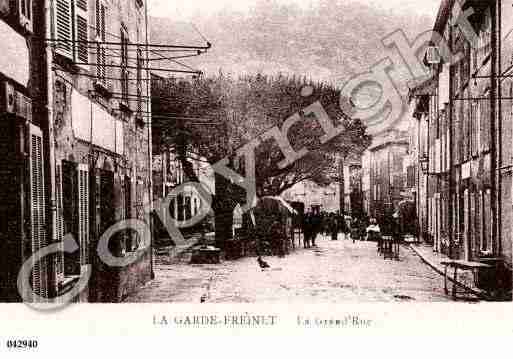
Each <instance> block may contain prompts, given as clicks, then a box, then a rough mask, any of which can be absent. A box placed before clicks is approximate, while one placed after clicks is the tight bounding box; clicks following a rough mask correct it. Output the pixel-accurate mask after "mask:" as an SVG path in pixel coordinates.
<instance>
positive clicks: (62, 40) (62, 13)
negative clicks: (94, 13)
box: [54, 0, 90, 66]
mask: <svg viewBox="0 0 513 359" xmlns="http://www.w3.org/2000/svg"><path fill="white" fill-rule="evenodd" d="M88 5H89V4H88V0H55V9H54V19H55V34H56V40H57V42H56V50H57V52H58V53H59V54H61V55H63V56H65V57H67V58H69V59H70V60H72V61H74V62H75V63H76V64H79V65H85V66H87V65H88V64H89V46H90V44H89V6H88Z"/></svg>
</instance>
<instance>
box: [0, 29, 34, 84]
mask: <svg viewBox="0 0 513 359" xmlns="http://www.w3.org/2000/svg"><path fill="white" fill-rule="evenodd" d="M0 34H2V42H1V44H2V55H1V56H0V72H1V73H3V74H4V75H5V76H7V77H9V78H11V79H13V80H14V81H16V82H17V83H19V84H20V85H22V86H25V87H27V85H28V81H29V71H30V67H29V50H28V47H27V41H26V40H25V38H24V37H23V36H21V35H20V34H18V33H17V32H16V31H14V30H13V29H12V28H11V27H10V26H9V25H7V24H6V23H5V22H3V21H0Z"/></svg>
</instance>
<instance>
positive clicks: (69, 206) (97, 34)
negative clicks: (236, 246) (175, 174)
mask: <svg viewBox="0 0 513 359" xmlns="http://www.w3.org/2000/svg"><path fill="white" fill-rule="evenodd" d="M7 3H9V4H14V3H16V4H21V3H23V4H25V5H24V6H26V7H30V10H28V8H27V10H26V14H30V16H31V17H32V24H33V26H32V29H33V30H34V32H33V33H31V32H30V31H28V30H27V29H28V26H27V25H25V26H24V28H21V29H20V27H19V25H17V22H16V21H14V29H15V31H19V32H20V33H21V36H24V35H26V44H25V43H23V42H22V41H18V42H17V43H19V46H20V47H21V49H17V52H18V53H21V54H24V53H25V52H27V51H28V55H27V56H28V58H27V59H26V60H25V59H23V61H19V60H18V61H16V60H13V61H12V63H11V65H10V66H11V67H12V66H17V64H18V63H19V64H20V66H21V65H23V66H26V67H27V70H26V71H28V72H29V74H30V76H29V77H28V79H29V80H28V81H25V83H23V81H21V83H16V82H17V81H16V80H14V81H13V82H14V83H15V84H16V86H18V85H24V88H22V87H20V90H21V91H22V92H23V91H24V93H25V95H26V96H28V97H29V98H30V97H32V98H33V101H32V102H33V103H32V115H31V116H30V117H29V118H26V119H24V121H19V122H20V125H19V126H18V127H19V130H18V135H19V136H20V138H22V139H20V140H17V141H18V142H17V144H15V146H16V148H18V147H20V148H21V149H20V151H18V153H20V152H21V155H18V156H17V158H16V159H15V160H13V159H7V160H6V162H7V163H8V164H6V165H4V164H2V170H4V168H5V170H7V171H9V170H12V169H11V168H9V164H13V163H15V164H17V165H18V171H19V172H20V175H19V176H17V177H15V178H16V180H17V181H19V182H21V183H19V184H18V185H17V187H18V190H17V191H16V194H14V193H13V194H11V195H10V196H12V197H13V198H14V197H17V198H16V201H15V202H16V203H15V204H14V203H13V208H17V211H18V212H22V215H19V216H18V217H19V221H20V223H24V221H23V218H24V217H25V218H26V219H25V221H26V220H27V219H28V220H29V222H30V225H29V226H27V227H28V228H26V230H25V229H23V228H21V227H23V225H18V227H19V228H18V227H16V225H13V224H12V223H9V227H8V230H7V231H6V232H5V233H6V235H7V236H9V235H16V236H19V233H21V236H22V237H23V236H25V235H26V236H27V238H26V239H23V238H22V239H20V240H19V242H22V243H26V244H27V245H25V246H23V249H22V250H21V254H22V256H21V258H22V259H26V257H27V256H29V255H31V254H33V253H35V252H37V251H38V250H39V249H41V248H43V247H45V246H47V245H50V244H59V243H60V248H61V249H62V250H61V251H58V252H57V253H52V254H50V255H48V256H46V257H45V258H44V259H43V260H42V261H41V262H40V263H39V264H38V265H37V267H36V268H37V273H36V274H34V275H33V278H32V285H33V286H34V291H35V292H36V294H41V295H42V297H46V296H49V297H55V296H60V295H61V294H63V293H66V292H67V291H69V290H70V289H71V288H73V287H74V285H75V284H76V283H77V282H78V280H79V279H80V278H81V276H84V275H85V274H86V273H88V272H91V273H92V275H91V279H90V280H89V281H88V286H87V288H86V290H84V291H82V292H81V294H80V296H79V298H78V299H77V300H78V301H84V302H118V301H120V300H122V299H123V298H124V297H125V296H126V295H127V294H128V293H130V292H132V291H134V290H135V289H136V288H137V287H138V286H140V285H141V284H143V283H145V282H147V281H148V280H149V279H150V278H151V276H152V260H151V257H152V253H151V246H150V247H147V246H143V243H146V242H145V241H144V240H142V238H140V233H136V232H134V231H132V230H124V231H120V232H119V233H115V235H113V236H112V238H111V239H110V241H109V250H110V253H111V254H112V255H113V256H114V257H116V258H120V259H122V258H124V257H126V256H128V255H132V256H137V258H138V260H137V261H135V262H134V263H132V264H129V265H126V266H120V267H112V266H107V265H106V264H105V263H104V261H103V260H100V258H99V256H98V255H97V248H98V244H99V241H100V239H101V237H102V235H103V234H104V233H105V232H106V231H107V230H108V229H111V226H113V225H114V224H116V223H118V222H119V221H122V220H129V219H140V220H144V221H148V217H149V216H147V215H146V214H147V213H150V212H151V205H152V201H151V199H152V193H151V190H152V186H151V163H152V161H151V117H150V116H147V114H149V113H151V111H150V108H149V105H148V101H146V99H148V98H149V85H148V83H147V81H146V80H145V79H148V78H149V74H148V72H147V71H146V68H147V66H146V65H145V64H146V58H147V53H146V51H145V47H144V44H145V43H147V40H148V38H147V36H146V35H147V34H146V28H147V22H146V20H147V17H146V8H145V4H144V3H143V1H142V0H130V1H126V0H94V1H93V0H54V1H9V2H7ZM2 8H3V7H2ZM18 18H19V19H21V16H19V15H18V14H17V13H16V15H15V16H14V18H13V17H12V16H11V17H7V19H8V20H6V22H7V24H8V25H10V26H12V25H13V24H12V23H10V22H12V20H13V19H18ZM9 19H10V20H9ZM25 20H26V19H25ZM3 23H4V20H2V26H3ZM43 39H45V40H43ZM6 41H9V40H6ZM24 47H27V48H28V50H27V49H25V48H24ZM26 62H28V63H26ZM15 64H16V65H15ZM8 70H10V69H9V67H8ZM14 72H16V71H14ZM2 73H3V71H2ZM8 81H9V82H10V80H8ZM2 116H3V112H2ZM8 117H9V115H8ZM21 124H23V125H21ZM13 131H14V130H13ZM23 131H25V133H24V132H23ZM10 145H12V144H10ZM16 161H18V162H16ZM11 167H12V166H11ZM2 188H4V186H2ZM2 208H3V209H7V208H9V207H2ZM13 213H14V212H13ZM15 222H16V221H15ZM15 222H13V223H15ZM2 232H4V231H3V228H2ZM25 233H26V234H25ZM68 235H72V236H73V239H74V241H75V242H76V243H77V244H78V247H79V250H77V251H75V252H73V253H64V247H63V245H62V243H63V240H64V239H65V238H67V236H68ZM11 241H12V240H11ZM30 241H31V242H32V243H31V246H29V245H28V244H29V242H30ZM18 246H19V243H18V242H17V243H16V244H15V245H13V247H12V248H11V249H12V250H14V251H17V253H16V254H17V255H18V254H19V253H20V252H19V251H20V250H18V249H17V247H18ZM25 247H29V250H27V249H26V248H25ZM14 266H15V267H18V269H17V270H19V265H18V264H15V265H14ZM15 269H16V268H15ZM13 273H14V272H13ZM13 273H11V274H10V277H11V281H12V280H13V279H14V274H13ZM11 289H12V288H11ZM16 300H20V298H16Z"/></svg>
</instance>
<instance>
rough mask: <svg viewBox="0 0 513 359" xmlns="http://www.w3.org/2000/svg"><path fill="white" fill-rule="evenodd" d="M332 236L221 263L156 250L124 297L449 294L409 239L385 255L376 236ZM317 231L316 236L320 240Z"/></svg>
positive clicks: (331, 299)
mask: <svg viewBox="0 0 513 359" xmlns="http://www.w3.org/2000/svg"><path fill="white" fill-rule="evenodd" d="M339 238H340V240H338V241H330V240H327V239H323V238H321V237H319V238H318V243H317V245H318V247H317V248H313V249H303V248H301V249H296V250H295V251H294V252H292V253H291V254H290V255H288V256H286V257H284V258H278V257H266V258H265V260H266V261H267V262H268V263H269V264H270V265H271V268H270V269H268V270H265V271H262V270H261V269H260V267H259V266H258V264H257V261H256V258H243V259H240V260H238V261H233V262H232V261H224V262H223V263H222V264H220V265H190V264H186V263H178V264H176V263H174V264H171V263H168V264H165V262H166V260H165V257H157V260H156V261H157V265H156V269H155V271H156V273H155V275H156V278H155V280H153V281H152V282H150V283H148V284H147V285H146V286H145V287H143V288H142V289H141V290H140V291H139V292H138V293H136V294H135V295H132V296H130V297H129V298H127V299H126V302H166V303H170V302H187V303H199V302H200V301H204V302H206V303H254V302H257V303H261V302H266V303H269V302H288V303H290V302H297V303H339V302H344V301H345V302H359V303H361V302H391V301H418V302H439V301H448V300H449V298H448V297H447V296H445V295H444V291H443V281H442V277H441V276H440V275H438V274H437V273H436V272H434V271H433V270H432V269H431V268H430V267H429V266H427V265H426V264H424V263H423V262H422V261H421V259H420V258H419V257H417V256H416V255H415V253H414V252H413V251H412V250H411V249H409V248H408V247H405V246H403V247H401V251H400V260H399V261H393V260H389V259H387V260H384V259H383V258H382V257H380V256H378V254H377V253H376V244H375V243H373V242H357V243H355V244H353V243H352V241H349V240H342V236H340V237H339ZM319 239H320V240H319Z"/></svg>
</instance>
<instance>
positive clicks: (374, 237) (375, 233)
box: [366, 218, 383, 252]
mask: <svg viewBox="0 0 513 359" xmlns="http://www.w3.org/2000/svg"><path fill="white" fill-rule="evenodd" d="M366 232H367V240H368V241H376V242H377V243H378V251H379V252H381V250H382V249H383V240H382V238H381V229H380V228H379V225H378V221H377V220H376V218H371V220H370V225H369V226H368V227H367V230H366Z"/></svg>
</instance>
